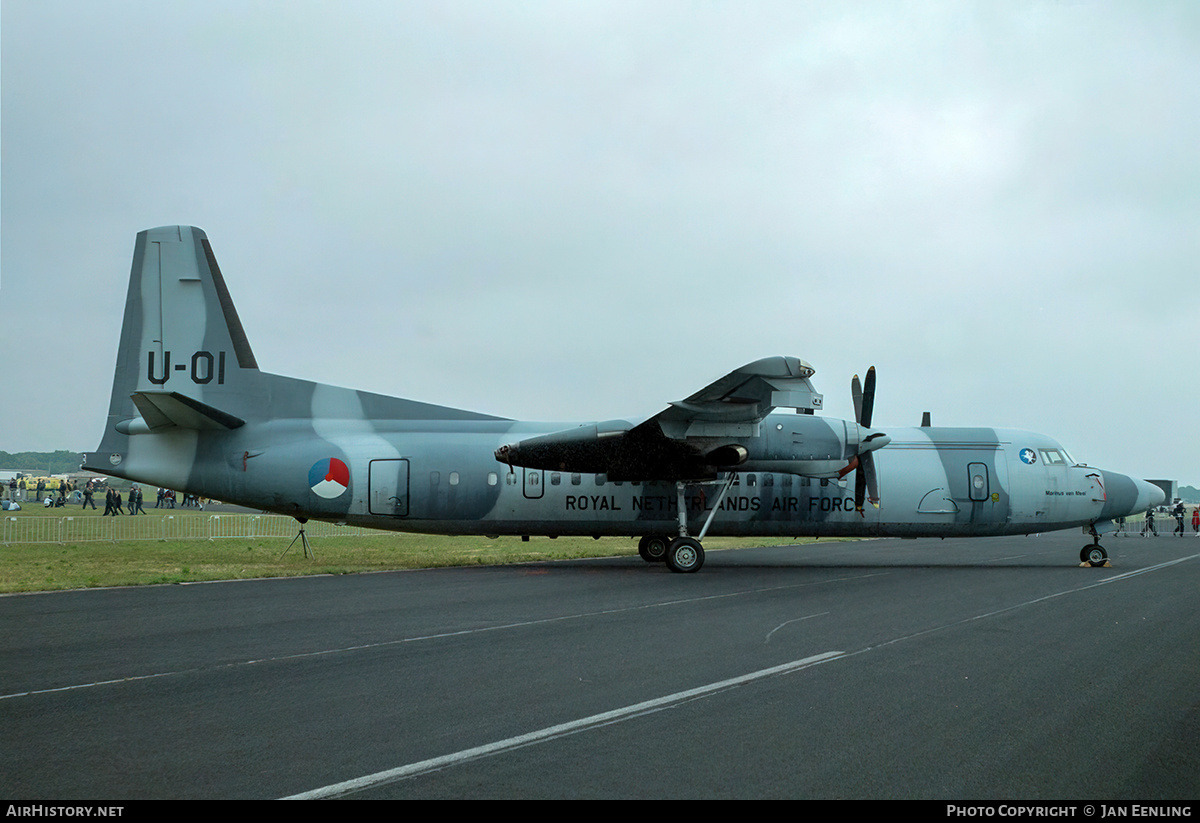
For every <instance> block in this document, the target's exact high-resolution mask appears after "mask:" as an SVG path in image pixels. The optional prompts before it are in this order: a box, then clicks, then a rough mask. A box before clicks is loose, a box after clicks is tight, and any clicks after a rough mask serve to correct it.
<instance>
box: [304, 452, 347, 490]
mask: <svg viewBox="0 0 1200 823" xmlns="http://www.w3.org/2000/svg"><path fill="white" fill-rule="evenodd" d="M308 486H309V488H311V489H312V490H313V493H314V494H316V495H317V496H318V497H324V498H325V499H326V500H332V499H333V498H335V497H340V496H341V495H342V494H343V493H344V492H345V491H346V489H347V488H349V486H350V469H349V467H348V466H347V465H346V464H345V463H343V462H342V461H341V460H338V459H337V458H336V457H330V458H327V459H325V460H318V461H317V462H316V463H313V465H312V468H311V469H309V470H308Z"/></svg>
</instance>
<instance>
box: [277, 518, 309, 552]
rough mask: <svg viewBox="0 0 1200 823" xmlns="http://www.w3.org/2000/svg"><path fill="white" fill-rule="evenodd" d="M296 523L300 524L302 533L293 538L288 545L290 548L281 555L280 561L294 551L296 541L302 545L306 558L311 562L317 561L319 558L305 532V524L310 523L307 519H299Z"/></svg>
mask: <svg viewBox="0 0 1200 823" xmlns="http://www.w3.org/2000/svg"><path fill="white" fill-rule="evenodd" d="M296 522H298V523H299V524H300V532H299V533H298V534H297V535H296V536H295V537H293V538H292V542H291V543H288V547H287V548H286V549H284V550H283V554H281V555H279V559H280V560H282V559H283V555H284V554H287V553H288V552H290V551H291V550H292V546H294V545H296V541H297V540H299V541H300V545H301V546H303V547H304V556H305V557H307V558H308V559H309V560H316V559H317V556H316V554H314V553H313V550H312V546H311V545H309V542H308V535H307V534H306V533H305V532H304V524H305V523H307V522H308V518H307V517H297V518H296Z"/></svg>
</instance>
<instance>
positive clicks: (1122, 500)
mask: <svg viewBox="0 0 1200 823" xmlns="http://www.w3.org/2000/svg"><path fill="white" fill-rule="evenodd" d="M1101 474H1103V476H1104V488H1105V496H1106V499H1105V502H1104V511H1103V512H1102V515H1101V516H1102V517H1105V518H1114V517H1129V516H1130V515H1134V514H1137V513H1139V512H1144V511H1146V509H1149V508H1152V507H1154V506H1158V505H1161V504H1162V502H1163V501H1164V500H1165V499H1166V494H1165V493H1164V492H1163V490H1162V489H1160V488H1159V487H1158V486H1156V485H1154V484H1153V483H1150V482H1147V481H1145V480H1138V479H1137V478H1135V477H1130V476H1129V475H1127V474H1118V473H1117V472H1110V471H1104V472H1101Z"/></svg>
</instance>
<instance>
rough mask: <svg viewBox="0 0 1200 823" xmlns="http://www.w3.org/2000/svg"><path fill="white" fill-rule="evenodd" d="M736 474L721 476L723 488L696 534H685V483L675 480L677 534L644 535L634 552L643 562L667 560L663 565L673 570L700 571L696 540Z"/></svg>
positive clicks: (701, 552)
mask: <svg viewBox="0 0 1200 823" xmlns="http://www.w3.org/2000/svg"><path fill="white" fill-rule="evenodd" d="M736 476H737V475H736V474H735V473H734V472H730V473H729V477H728V478H727V479H726V480H725V485H724V488H722V489H721V494H720V495H719V496H718V497H717V502H716V503H714V504H713V507H712V511H711V512H710V513H709V515H708V519H707V520H706V521H705V522H704V528H702V529H701V530H700V536H699V537H691V536H689V535H688V527H687V500H686V497H685V495H684V490H685V489H686V484H685V483H683V482H682V481H678V482H676V483H675V497H676V507H675V508H676V511H677V512H678V517H679V536H678V537H676V538H674V539H672V538H668V537H663V536H661V535H656V534H651V535H646V536H645V537H643V538H642V539H641V540H640V541H639V542H638V554H639V555H641V558H642V559H643V560H645V561H646V562H647V563H657V562H660V561H663V562H665V563H666V564H667V568H668V569H670V570H671V571H673V572H697V571H700V567H701V566H703V565H704V547H703V546H701V545H700V541H701V540H703V539H704V535H705V534H707V533H708V527H709V526H710V525H712V521H713V517H714V516H716V513H717V510H718V509H720V508H721V501H722V500H724V499H725V495H726V493H727V492H728V491H729V487H730V486H732V485H733V481H734V478H735V477H736Z"/></svg>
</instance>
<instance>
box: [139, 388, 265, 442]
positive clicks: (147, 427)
mask: <svg viewBox="0 0 1200 823" xmlns="http://www.w3.org/2000/svg"><path fill="white" fill-rule="evenodd" d="M130 399H132V400H133V405H134V406H136V407H137V410H138V414H140V415H141V417H135V418H131V419H129V420H123V421H122V422H120V423H118V424H117V431H119V432H121V433H123V434H149V433H151V432H161V431H164V430H166V429H170V428H180V429H195V430H197V431H228V430H230V429H236V428H238V427H239V426H244V425H245V424H246V421H245V420H242V419H241V418H240V417H234V416H233V415H232V414H226V413H225V412H223V411H221V410H220V409H215V408H213V407H212V406H209V405H208V404H206V403H201V402H200V401H199V400H193V399H192V398H190V397H187V396H185V395H182V394H179V393H178V392H135V393H134V394H132V395H131V396H130Z"/></svg>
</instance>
